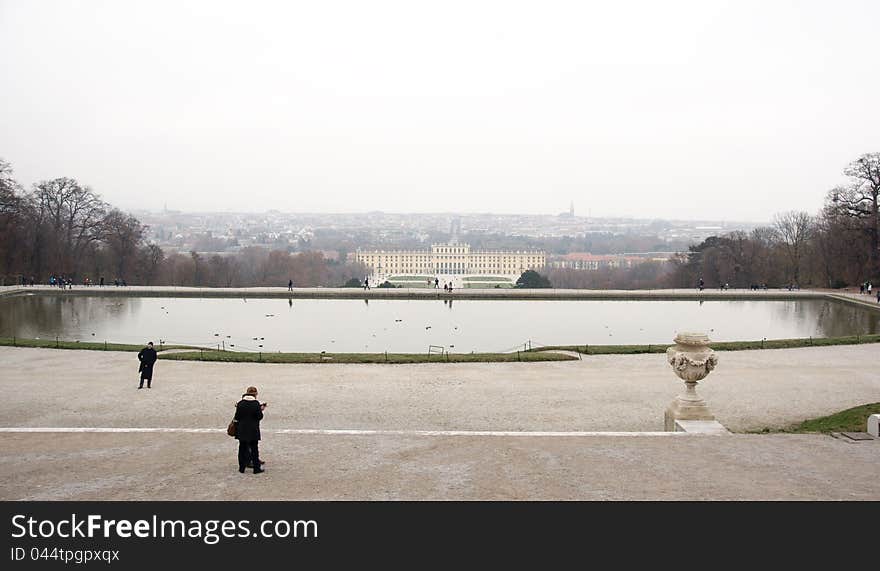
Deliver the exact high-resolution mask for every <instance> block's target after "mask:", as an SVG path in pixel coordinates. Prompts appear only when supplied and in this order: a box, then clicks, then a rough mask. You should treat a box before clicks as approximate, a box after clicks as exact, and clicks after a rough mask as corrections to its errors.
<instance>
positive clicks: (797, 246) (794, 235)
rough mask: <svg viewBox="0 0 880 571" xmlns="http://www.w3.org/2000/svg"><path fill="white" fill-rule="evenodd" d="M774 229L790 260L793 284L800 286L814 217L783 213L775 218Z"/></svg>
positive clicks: (804, 214)
mask: <svg viewBox="0 0 880 571" xmlns="http://www.w3.org/2000/svg"><path fill="white" fill-rule="evenodd" d="M773 229H774V230H775V231H776V235H777V236H778V238H779V242H780V245H781V246H782V250H783V251H784V252H785V257H786V259H787V260H788V263H789V269H790V277H791V280H792V283H794V284H796V285H800V283H801V266H802V265H803V260H804V256H805V255H806V250H807V244H808V242H809V240H810V236H811V235H812V232H813V217H812V216H810V215H809V214H807V213H806V212H797V211H794V210H792V211H790V212H783V213H781V214H777V215H776V216H774V218H773Z"/></svg>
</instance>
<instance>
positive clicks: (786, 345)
mask: <svg viewBox="0 0 880 571" xmlns="http://www.w3.org/2000/svg"><path fill="white" fill-rule="evenodd" d="M863 343H880V335H877V334H875V335H850V336H846V337H806V338H803V339H764V340H758V341H723V342H717V343H710V344H709V346H710V347H711V348H712V349H714V350H716V351H747V350H754V349H793V348H797V347H824V346H829V345H861V344H863ZM672 345H673V343H665V344H663V343H661V344H648V345H548V346H544V347H536V348H532V349H531V351H533V352H534V351H558V350H562V351H576V352H578V353H581V354H583V355H634V354H638V353H665V352H666V349H667V348H668V347H671V346H672Z"/></svg>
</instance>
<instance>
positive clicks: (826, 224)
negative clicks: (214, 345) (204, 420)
mask: <svg viewBox="0 0 880 571" xmlns="http://www.w3.org/2000/svg"><path fill="white" fill-rule="evenodd" d="M843 174H844V175H845V176H846V178H847V181H846V182H845V183H844V184H842V185H839V186H836V187H834V188H832V189H830V190H829V191H828V193H827V195H826V199H825V204H824V207H823V208H822V210H821V211H820V212H818V213H817V214H815V215H811V214H809V213H807V212H802V211H790V212H784V213H780V214H777V215H776V216H775V217H774V220H773V224H772V225H770V226H768V227H762V228H756V229H755V230H753V231H751V232H748V233H746V232H732V233H729V234H725V235H722V236H711V237H709V238H707V239H705V240H704V241H703V242H701V243H700V244H696V245H692V246H690V247H689V248H688V251H687V252H685V253H682V254H679V255H678V256H676V257H675V258H673V260H671V262H670V263H666V264H661V263H653V262H645V263H643V264H639V265H637V266H634V267H632V268H605V269H600V270H597V271H579V270H561V269H548V270H546V277H548V278H549V283H552V285H553V287H559V288H592V289H609V288H626V289H646V288H662V287H679V288H680V287H694V286H695V285H696V284H697V283H699V281H700V280H701V279H702V280H703V281H704V283H705V285H706V286H707V287H720V286H724V285H727V286H729V287H736V288H746V287H750V286H758V287H761V286H765V285H766V286H768V287H784V286H794V287H801V286H814V287H827V288H840V287H846V286H853V285H857V284H860V283H863V282H865V281H872V282H873V283H880V153H868V154H864V155H862V156H860V157H858V158H857V159H856V160H854V161H853V162H852V163H850V164H849V165H848V166H847V167H846V168H845V169H844V171H843ZM145 234H146V227H145V226H144V225H143V224H141V223H140V221H139V220H138V219H137V218H135V217H134V216H131V215H130V214H127V213H125V212H122V211H121V210H119V209H117V208H114V207H113V206H111V205H109V204H107V203H106V202H104V201H103V200H102V199H101V197H100V196H99V195H97V194H96V193H95V192H94V191H93V190H92V189H90V188H89V187H87V186H83V185H81V184H80V183H79V182H78V181H76V180H74V179H71V178H57V179H53V180H47V181H41V182H38V183H35V184H34V185H33V187H32V188H31V189H30V190H27V191H26V190H24V189H23V188H22V187H21V186H20V185H19V184H18V183H17V182H16V181H15V179H14V177H13V172H12V168H11V166H10V165H9V163H7V162H5V161H2V160H0V283H2V284H13V283H21V282H22V280H24V281H26V282H27V281H30V280H31V279H33V280H34V281H35V282H37V283H46V281H47V280H48V277H49V276H50V275H56V276H66V277H70V278H72V279H73V280H74V281H75V282H76V283H82V281H83V279H84V278H86V277H89V278H90V279H91V281H92V282H93V283H97V282H98V280H99V278H100V277H104V276H106V277H107V280H108V281H109V282H111V283H112V282H113V280H115V279H124V280H126V282H127V283H130V284H134V283H137V284H144V285H181V286H211V287H247V286H279V285H285V284H287V283H288V281H289V280H292V281H293V282H294V284H295V285H296V286H298V287H313V286H341V285H343V284H345V283H346V282H349V281H352V283H355V282H354V281H353V280H357V282H358V283H359V282H360V280H361V279H363V276H364V275H366V274H367V273H368V269H367V268H366V267H364V266H363V265H360V264H351V263H346V262H345V261H344V260H345V258H344V257H342V258H341V259H340V261H335V260H328V259H326V258H324V257H323V255H322V254H321V253H320V252H314V251H306V252H300V253H296V254H292V253H290V252H288V251H286V250H269V249H266V248H260V247H247V248H243V249H242V250H240V251H238V252H236V253H234V254H231V255H220V254H215V255H202V254H199V253H197V252H189V253H177V252H175V253H166V252H164V251H163V250H162V249H161V248H160V247H159V246H157V245H155V244H148V243H146V241H145ZM544 287H546V286H544Z"/></svg>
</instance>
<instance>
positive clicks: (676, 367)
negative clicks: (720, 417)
mask: <svg viewBox="0 0 880 571" xmlns="http://www.w3.org/2000/svg"><path fill="white" fill-rule="evenodd" d="M666 360H667V361H669V364H670V365H672V370H673V371H674V372H675V374H676V375H677V376H678V378H679V379H681V380H683V381H684V384H685V392H684V394H681V395H679V396H678V397H676V398H675V400H674V401H672V404H670V405H669V408H667V409H666V414H665V416H664V422H663V426H664V429H665V430H667V431H669V432H672V431H674V430H675V421H676V420H715V416H714V415H713V414H712V413H711V412H709V407H708V405H706V401H704V400H703V399H702V398H701V397H700V396H699V395H698V394H697V382H698V381H701V380H703V379H705V378H706V375H708V374H709V373H710V372H711V371H712V369H714V368H715V366H716V365H717V364H718V357H716V356H715V351H713V350H712V349H710V348H709V337H708V336H707V335H706V334H705V333H694V332H682V333H679V334H678V335H676V336H675V345H673V346H672V347H670V348H668V349H667V350H666Z"/></svg>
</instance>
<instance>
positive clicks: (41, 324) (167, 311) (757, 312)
mask: <svg viewBox="0 0 880 571" xmlns="http://www.w3.org/2000/svg"><path fill="white" fill-rule="evenodd" d="M452 301H453V300H451V299H444V300H443V305H442V306H441V305H440V304H437V303H436V301H431V300H373V303H370V300H369V299H366V298H365V299H364V300H363V305H361V304H360V302H359V301H358V300H317V299H304V300H298V302H297V311H296V313H294V312H293V311H284V312H282V311H280V309H281V308H282V307H283V305H282V304H284V303H285V300H282V299H251V300H250V301H248V300H247V299H241V302H239V301H238V300H237V299H178V298H102V297H80V296H76V297H73V296H71V297H65V296H40V295H29V296H21V297H14V298H9V299H4V300H2V301H0V336H3V337H11V336H13V335H15V336H18V337H41V338H54V337H55V336H58V337H60V338H61V339H70V340H76V339H78V340H82V341H111V342H121V343H143V342H144V341H145V340H147V339H159V338H161V339H164V340H166V341H167V342H168V343H186V344H197V345H205V346H216V345H217V344H218V343H220V344H221V345H223V344H225V345H226V346H227V347H235V348H237V349H239V350H260V349H263V350H265V351H310V352H313V351H321V350H328V351H341V352H345V351H364V350H367V349H369V351H374V352H381V351H394V352H422V351H426V350H427V348H428V347H429V345H438V346H439V345H442V346H445V347H449V346H450V345H453V346H454V347H455V350H456V351H459V352H470V351H504V350H508V349H509V348H510V347H514V346H521V345H522V344H523V343H524V342H525V341H526V340H529V339H531V340H533V341H534V342H535V343H536V344H542V345H556V344H572V343H577V344H609V343H621V344H624V343H668V342H670V341H671V339H672V338H673V337H674V336H675V334H676V333H677V332H678V331H683V330H699V331H707V332H708V333H709V335H710V337H711V338H712V339H713V340H716V341H735V340H756V339H761V338H764V337H766V338H767V339H785V338H796V337H810V336H812V337H838V336H844V335H855V334H866V333H880V314H878V313H877V312H872V311H867V310H863V309H860V308H858V307H856V306H851V305H847V304H843V303H839V302H834V301H826V300H796V301H703V300H693V301H618V300H614V301H611V300H590V301H538V300H503V301H475V300H459V303H456V304H455V306H454V307H453V303H452ZM286 302H287V303H286V304H287V306H288V309H292V308H293V300H292V299H287V300H286ZM222 340H225V341H222ZM260 345H262V346H263V347H262V348H261V347H259V346H260Z"/></svg>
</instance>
